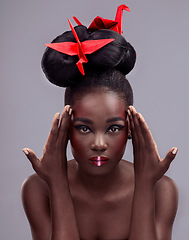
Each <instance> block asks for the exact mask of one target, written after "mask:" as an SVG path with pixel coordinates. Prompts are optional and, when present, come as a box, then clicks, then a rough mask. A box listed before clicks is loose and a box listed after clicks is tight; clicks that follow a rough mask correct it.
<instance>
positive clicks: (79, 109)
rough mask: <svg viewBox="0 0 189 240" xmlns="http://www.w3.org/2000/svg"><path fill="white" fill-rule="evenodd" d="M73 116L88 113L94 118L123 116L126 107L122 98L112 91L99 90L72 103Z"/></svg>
mask: <svg viewBox="0 0 189 240" xmlns="http://www.w3.org/2000/svg"><path fill="white" fill-rule="evenodd" d="M73 110H74V115H75V117H81V116H85V115H88V116H89V117H96V118H99V119H100V118H109V117H115V116H121V117H123V118H124V117H125V111H126V107H125V104H124V102H123V100H122V99H121V98H120V97H119V96H117V95H116V94H115V93H113V92H109V91H99V92H97V91H96V92H91V93H88V94H86V95H84V96H82V98H80V99H79V100H77V101H76V102H75V104H74V108H73Z"/></svg>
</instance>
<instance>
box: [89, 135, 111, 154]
mask: <svg viewBox="0 0 189 240" xmlns="http://www.w3.org/2000/svg"><path fill="white" fill-rule="evenodd" d="M107 148H108V145H107V143H106V141H105V137H104V135H103V134H96V136H95V138H94V141H93V143H92V144H91V149H92V150H94V151H106V150H107Z"/></svg>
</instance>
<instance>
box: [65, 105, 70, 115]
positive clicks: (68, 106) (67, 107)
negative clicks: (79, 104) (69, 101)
mask: <svg viewBox="0 0 189 240" xmlns="http://www.w3.org/2000/svg"><path fill="white" fill-rule="evenodd" d="M69 110H70V105H67V106H66V111H67V112H68V113H69Z"/></svg>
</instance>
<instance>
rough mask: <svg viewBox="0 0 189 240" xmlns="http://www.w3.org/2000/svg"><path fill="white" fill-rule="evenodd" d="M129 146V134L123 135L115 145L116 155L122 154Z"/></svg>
mask: <svg viewBox="0 0 189 240" xmlns="http://www.w3.org/2000/svg"><path fill="white" fill-rule="evenodd" d="M126 144H127V134H122V135H121V136H119V137H118V138H117V139H116V140H115V141H114V143H113V146H114V147H113V148H114V151H115V152H116V153H118V154H119V153H122V152H124V150H125V147H126Z"/></svg>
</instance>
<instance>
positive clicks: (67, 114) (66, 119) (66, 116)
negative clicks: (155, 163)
mask: <svg viewBox="0 0 189 240" xmlns="http://www.w3.org/2000/svg"><path fill="white" fill-rule="evenodd" d="M71 115H72V108H71V106H70V105H66V106H65V107H64V110H63V112H62V117H61V120H60V126H59V134H58V140H57V141H58V142H59V143H61V144H65V145H66V144H67V141H68V128H69V123H70V119H71Z"/></svg>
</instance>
